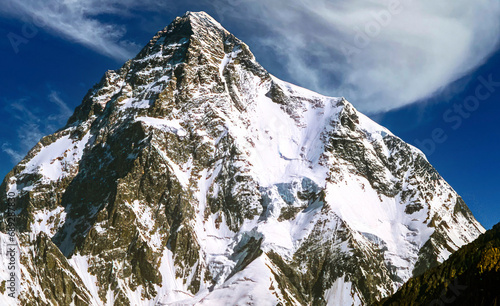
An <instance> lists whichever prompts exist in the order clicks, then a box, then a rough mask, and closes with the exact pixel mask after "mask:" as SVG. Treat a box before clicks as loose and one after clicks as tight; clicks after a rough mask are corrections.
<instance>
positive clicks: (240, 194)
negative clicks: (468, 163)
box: [0, 12, 484, 305]
mask: <svg viewBox="0 0 500 306" xmlns="http://www.w3.org/2000/svg"><path fill="white" fill-rule="evenodd" d="M1 190H2V199H3V200H5V199H6V198H7V195H8V194H9V192H12V193H15V194H16V198H17V202H18V206H19V209H18V210H19V211H18V214H17V220H18V224H17V226H18V230H19V232H20V234H19V240H20V252H21V257H22V261H23V262H24V264H23V265H22V266H21V271H20V272H21V273H22V276H23V280H24V283H23V284H21V289H22V290H21V291H20V296H19V299H20V300H21V301H23V302H24V303H32V304H35V305H36V304H37V303H38V304H43V305H45V304H49V305H50V304H54V305H68V304H70V303H71V302H73V303H75V304H76V305H101V304H106V305H127V304H137V305H142V304H144V305H149V304H151V305H156V304H171V303H187V304H196V303H197V304H237V303H243V302H248V303H254V304H259V305H267V304H277V303H282V304H294V305H299V304H315V305H316V304H320V305H321V304H332V303H333V304H335V303H337V304H343V303H351V304H368V303H371V302H374V301H376V300H379V299H381V298H383V297H385V296H387V295H389V294H391V293H393V292H394V291H395V289H397V288H398V287H399V286H400V285H402V284H403V283H404V281H406V280H407V279H409V277H410V276H412V275H413V274H419V273H421V272H422V271H424V270H426V269H427V268H428V267H429V266H432V265H436V264H437V263H438V262H442V261H443V260H444V259H446V258H447V257H448V256H449V254H451V253H452V252H454V251H455V250H456V249H458V248H459V247H460V246H461V245H463V244H465V243H468V242H470V241H472V240H473V239H474V238H475V237H477V236H478V235H479V234H480V233H481V232H483V231H484V229H483V228H482V227H481V225H480V224H479V223H478V222H477V221H476V220H475V219H474V217H473V216H472V214H471V213H470V211H469V210H468V209H467V207H466V205H465V203H463V201H462V200H461V198H460V197H459V196H458V195H457V194H456V192H455V191H454V190H453V189H452V188H451V187H450V186H449V185H448V184H447V183H446V182H445V181H444V180H443V179H442V178H441V177H440V175H439V174H438V173H437V171H436V170H435V169H434V168H433V167H432V166H431V165H430V164H429V163H428V161H427V159H426V158H425V156H424V155H423V154H422V152H420V151H419V150H418V149H416V148H414V147H412V146H410V145H408V144H406V143H404V142H403V141H402V140H401V139H399V138H397V137H396V136H394V135H393V134H392V133H391V132H390V131H388V130H387V129H385V128H383V127H381V126H379V125H378V124H376V123H375V122H373V121H371V120H370V119H369V118H368V117H366V116H364V115H363V114H361V113H359V112H358V111H357V110H356V109H355V108H354V107H353V106H352V105H351V104H350V103H349V102H347V100H345V99H344V98H332V97H325V96H322V95H320V94H316V93H314V92H311V91H309V90H306V89H303V88H300V87H298V86H295V85H292V84H289V83H287V82H284V81H281V80H279V79H277V78H275V77H273V76H272V75H270V74H269V73H268V72H267V71H266V70H265V69H264V68H263V67H262V66H260V65H259V64H258V63H257V62H256V60H255V57H254V56H253V54H252V53H251V51H250V49H249V48H248V46H247V45H246V44H244V43H243V42H241V41H240V40H239V39H237V38H236V37H235V36H234V35H232V34H230V33H229V32H228V31H226V30H225V29H224V28H223V27H222V26H221V25H220V24H219V23H218V22H216V21H215V20H214V19H213V18H212V17H210V16H209V15H208V14H206V13H203V12H201V13H193V12H189V13H187V14H186V15H184V16H183V17H178V18H176V19H175V20H174V21H173V22H172V23H171V24H170V25H169V26H167V27H166V28H165V29H163V30H161V31H159V32H158V33H157V34H156V35H155V36H154V37H153V39H152V40H151V41H150V42H149V43H148V44H147V45H146V46H145V47H144V48H143V49H142V50H141V51H140V52H139V53H138V55H137V56H136V57H135V58H134V59H132V60H130V61H127V62H126V63H125V65H124V66H123V67H122V68H120V69H118V70H115V71H108V72H106V74H105V75H104V77H103V78H102V79H101V81H100V83H98V84H97V85H95V86H94V87H93V88H92V89H91V90H90V91H89V92H88V94H87V95H86V96H85V97H84V99H83V102H82V104H81V105H80V106H79V107H77V109H76V110H75V113H74V114H73V116H71V118H70V119H69V120H68V124H67V125H66V127H64V128H63V129H61V130H59V131H58V132H56V133H54V134H52V135H50V136H46V137H44V138H43V139H42V140H41V141H40V143H39V144H37V145H36V146H35V147H34V148H33V149H32V150H31V151H30V152H29V153H28V155H27V156H26V157H25V158H24V159H23V161H21V162H20V163H19V164H18V165H17V166H16V167H15V168H14V169H13V170H12V171H11V172H10V173H9V174H8V175H7V176H6V177H5V179H4V181H3V183H2V186H1ZM5 202H6V201H2V203H5ZM2 208H4V207H2ZM2 226H4V227H5V225H4V223H2ZM1 239H2V245H4V244H5V242H6V239H7V236H6V234H4V233H2V234H1ZM311 254H314V256H311ZM45 267H53V269H51V270H50V271H49V270H47V269H45ZM6 273H7V267H6V266H5V265H4V266H0V277H2V278H3V279H5V278H4V277H6ZM61 275H63V276H61ZM59 279H63V280H64V281H63V282H61V281H60V280H59ZM2 294H3V295H0V300H1V301H2V302H4V303H10V302H11V301H12V300H9V298H8V297H7V296H6V293H5V292H3V293H2Z"/></svg>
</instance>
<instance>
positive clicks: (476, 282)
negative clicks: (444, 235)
mask: <svg viewBox="0 0 500 306" xmlns="http://www.w3.org/2000/svg"><path fill="white" fill-rule="evenodd" d="M499 286H500V224H497V225H495V226H494V227H493V228H492V229H491V230H488V231H487V232H486V233H484V234H482V235H481V236H479V238H477V239H476V240H474V242H471V243H469V244H467V245H466V246H463V247H462V248H460V250H458V251H457V252H455V253H454V254H452V255H451V256H450V257H449V258H448V259H447V260H446V261H445V262H444V263H442V264H441V265H439V266H437V267H435V268H433V269H430V270H428V271H426V272H425V273H424V274H422V275H420V276H418V277H414V278H411V279H410V280H409V281H408V282H407V283H405V284H404V285H403V286H402V287H401V289H400V290H399V291H398V292H397V293H395V294H394V295H393V296H391V297H390V298H388V299H386V300H384V301H383V302H382V303H380V305H441V304H453V305H478V306H479V305H498V303H499V302H500V292H499V290H498V288H499Z"/></svg>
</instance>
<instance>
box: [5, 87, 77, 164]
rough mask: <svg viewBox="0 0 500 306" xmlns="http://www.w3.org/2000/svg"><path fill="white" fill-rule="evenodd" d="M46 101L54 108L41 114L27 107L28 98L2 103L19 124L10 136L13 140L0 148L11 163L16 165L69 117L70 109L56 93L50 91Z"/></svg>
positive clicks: (48, 108)
mask: <svg viewBox="0 0 500 306" xmlns="http://www.w3.org/2000/svg"><path fill="white" fill-rule="evenodd" d="M47 99H48V101H50V102H52V103H54V106H55V107H46V108H47V109H46V110H45V111H43V112H42V111H41V110H40V109H38V108H32V107H29V105H30V103H29V102H30V101H29V98H22V99H18V100H16V101H10V102H9V101H4V102H6V104H7V106H6V108H5V110H6V111H7V113H8V114H9V115H10V116H11V117H12V118H14V119H16V120H17V121H18V123H19V124H18V125H16V129H15V135H12V136H14V137H13V139H10V140H7V141H5V142H4V143H2V145H1V146H0V148H1V150H2V151H3V152H4V153H6V154H7V155H8V156H9V157H10V158H11V160H12V162H13V163H18V162H19V161H20V160H21V159H22V158H23V157H24V155H25V154H26V153H27V152H28V151H29V149H31V148H32V147H33V146H34V145H35V144H36V143H37V142H38V141H39V140H40V139H41V138H42V137H43V136H45V135H48V134H50V133H53V132H54V131H55V130H56V129H57V128H59V127H60V126H62V125H64V123H65V122H66V121H67V120H68V118H69V117H70V116H71V114H72V111H71V109H70V108H69V107H68V105H67V104H66V103H65V102H64V101H63V100H62V98H61V97H60V94H59V93H58V92H57V91H51V92H50V93H49V95H48V96H47ZM47 111H49V112H50V115H49V116H46V115H45V114H46V113H47ZM13 143H14V144H13Z"/></svg>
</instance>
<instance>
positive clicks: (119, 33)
mask: <svg viewBox="0 0 500 306" xmlns="http://www.w3.org/2000/svg"><path fill="white" fill-rule="evenodd" d="M146 2H148V1H146ZM147 4H148V3H145V2H142V3H141V4H139V3H137V2H136V1H130V0H124V1H118V0H111V1H110V0H107V1H98V0H79V1H61V0H46V1H37V0H19V1H14V0H7V1H6V3H3V4H2V6H1V7H0V12H2V13H4V14H8V15H11V16H15V17H18V18H22V19H23V20H26V21H27V22H28V23H29V24H30V25H34V26H35V27H38V28H44V29H47V30H48V31H49V32H52V33H54V34H56V35H58V36H61V37H63V38H65V39H68V40H71V41H74V42H77V43H80V44H82V45H85V46H86V47H88V48H90V49H93V50H94V51H97V52H99V53H101V54H103V55H106V56H109V57H112V58H115V59H117V60H120V61H122V60H126V59H128V58H131V57H133V56H134V55H135V53H136V52H137V51H138V49H139V48H140V46H138V45H137V44H135V43H134V42H132V41H127V40H125V39H123V37H124V35H125V33H126V28H125V26H124V25H116V24H112V23H106V22H102V21H100V20H99V18H98V17H99V15H103V14H114V15H120V16H125V15H127V14H130V10H131V9H133V8H135V7H137V6H140V5H147ZM149 4H152V3H149ZM152 9H154V6H153V7H152Z"/></svg>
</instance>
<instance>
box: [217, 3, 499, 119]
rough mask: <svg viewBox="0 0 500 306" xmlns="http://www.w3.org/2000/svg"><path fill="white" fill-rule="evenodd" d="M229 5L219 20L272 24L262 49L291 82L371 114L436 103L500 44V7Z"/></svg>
mask: <svg viewBox="0 0 500 306" xmlns="http://www.w3.org/2000/svg"><path fill="white" fill-rule="evenodd" d="M222 2H223V1H219V2H217V1H216V2H215V3H214V6H216V7H220V5H219V3H222ZM225 2H226V3H225V5H224V6H223V9H218V10H217V9H216V11H218V12H220V14H221V16H218V18H219V19H222V18H227V17H228V16H237V18H240V17H241V16H245V17H244V18H246V19H250V20H252V21H253V22H261V23H263V24H266V25H267V27H268V28H269V29H270V31H271V33H270V34H269V35H266V37H265V38H262V39H260V43H261V44H263V45H266V46H268V47H271V48H273V49H274V50H275V51H277V52H278V54H279V55H280V56H281V57H280V58H278V60H280V61H281V63H282V64H283V65H284V66H285V67H286V69H287V71H288V74H289V77H290V79H291V80H293V81H295V82H298V83H300V85H302V86H305V87H308V88H311V89H313V90H317V91H320V92H322V93H325V94H328V95H334V96H335V95H344V96H346V98H348V99H349V100H350V101H352V102H353V103H354V104H355V105H356V106H357V107H358V108H359V109H361V110H363V111H366V112H371V113H374V112H381V111H386V110H389V109H394V108H397V107H401V106H404V105H407V104H409V103H412V102H415V101H417V100H420V99H423V98H426V97H429V96H431V95H432V94H434V93H435V92H436V91H438V90H439V89H441V88H443V87H444V86H446V85H447V84H449V83H450V82H453V81H454V80H457V79H458V78H460V77H462V76H464V75H465V74H467V73H468V72H470V71H471V69H474V68H477V67H478V66H479V65H480V64H482V63H483V62H484V61H485V59H487V57H488V56H489V55H490V54H491V53H492V52H493V51H495V49H496V48H497V45H498V39H499V37H500V35H499V29H500V2H498V1H497V0H478V1H468V0H453V1H451V0H443V1H433V0H420V1H416V0H413V1H412V0H400V1H398V0H349V1H338V0H337V1H331V0H329V1H328V0H294V1H285V0H276V1H266V0H256V1H252V3H251V4H250V3H248V2H246V1H243V0H235V1H225ZM398 3H399V4H398ZM243 12H245V13H244V14H243ZM229 18H231V17H229ZM235 19H236V18H235ZM311 63H312V64H311Z"/></svg>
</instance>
